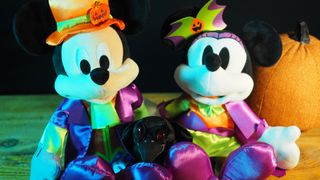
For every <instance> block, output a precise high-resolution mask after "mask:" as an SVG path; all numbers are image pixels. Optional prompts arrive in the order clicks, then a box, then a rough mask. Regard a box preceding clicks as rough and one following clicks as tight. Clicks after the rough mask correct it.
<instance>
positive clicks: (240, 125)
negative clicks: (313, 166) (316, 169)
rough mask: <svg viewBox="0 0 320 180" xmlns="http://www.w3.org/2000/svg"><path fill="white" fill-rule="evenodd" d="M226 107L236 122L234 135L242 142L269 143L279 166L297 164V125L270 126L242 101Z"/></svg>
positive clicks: (298, 156) (283, 167)
mask: <svg viewBox="0 0 320 180" xmlns="http://www.w3.org/2000/svg"><path fill="white" fill-rule="evenodd" d="M226 108H227V109H228V112H229V114H230V115H231V117H232V119H233V120H234V122H235V124H236V127H237V128H236V135H237V137H238V139H239V140H240V141H241V142H242V143H243V144H244V143H247V142H249V141H260V142H265V143H267V144H270V145H271V146H272V147H273V149H274V152H275V156H276V159H277V166H278V167H279V168H282V169H292V168H294V167H295V166H297V164H298V162H299V158H300V150H299V147H298V146H297V144H296V140H297V139H298V138H299V136H300V129H299V128H298V127H296V126H290V127H270V126H268V124H267V123H266V121H265V120H264V119H260V118H258V117H257V116H256V115H255V114H254V112H252V111H251V109H250V108H249V107H248V105H247V104H246V103H245V102H243V101H242V102H237V103H228V104H226Z"/></svg>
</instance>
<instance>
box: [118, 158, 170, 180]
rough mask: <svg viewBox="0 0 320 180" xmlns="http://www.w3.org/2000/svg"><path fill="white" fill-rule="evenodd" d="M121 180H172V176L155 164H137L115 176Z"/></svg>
mask: <svg viewBox="0 0 320 180" xmlns="http://www.w3.org/2000/svg"><path fill="white" fill-rule="evenodd" d="M116 177H117V179H119V180H120V179H121V180H131V179H134V180H149V179H150V180H172V174H171V173H170V172H169V171H168V170H167V169H166V168H164V167H162V166H161V165H158V164H155V163H145V162H141V163H137V164H134V165H132V166H130V167H128V168H127V169H125V170H123V171H121V172H120V173H118V174H117V175H116Z"/></svg>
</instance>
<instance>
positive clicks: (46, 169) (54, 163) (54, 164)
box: [30, 144, 61, 180]
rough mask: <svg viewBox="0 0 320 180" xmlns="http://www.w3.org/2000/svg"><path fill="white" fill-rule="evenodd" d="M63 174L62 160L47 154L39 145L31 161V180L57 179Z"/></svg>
mask: <svg viewBox="0 0 320 180" xmlns="http://www.w3.org/2000/svg"><path fill="white" fill-rule="evenodd" d="M60 172H61V159H60V157H59V156H58V155H55V154H53V153H49V152H47V151H46V150H45V149H43V147H42V145H41V144H39V147H38V149H37V151H36V152H35V153H34V155H33V157H32V160H31V172H30V180H44V179H46V180H52V179H57V178H58V177H59V175H60Z"/></svg>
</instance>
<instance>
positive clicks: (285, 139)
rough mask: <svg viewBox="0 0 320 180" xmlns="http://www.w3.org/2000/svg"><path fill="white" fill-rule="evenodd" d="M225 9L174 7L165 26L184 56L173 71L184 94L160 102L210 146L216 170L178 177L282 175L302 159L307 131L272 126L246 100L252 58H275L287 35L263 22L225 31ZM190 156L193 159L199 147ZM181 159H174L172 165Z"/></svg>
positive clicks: (266, 62) (265, 62)
mask: <svg viewBox="0 0 320 180" xmlns="http://www.w3.org/2000/svg"><path fill="white" fill-rule="evenodd" d="M223 10H224V7H223V6H220V5H217V4H216V3H215V0H210V1H209V2H208V3H207V4H206V5H205V6H204V7H202V8H201V9H200V10H199V9H197V8H191V9H184V10H182V11H178V12H177V13H174V14H173V15H172V16H170V17H169V18H168V19H167V21H166V22H165V24H164V26H163V36H164V38H165V39H166V40H169V42H170V43H171V44H172V45H173V46H174V48H175V49H176V50H177V52H179V53H181V54H182V56H183V57H182V58H183V59H184V60H185V63H184V64H181V65H179V66H178V67H177V68H176V70H175V73H174V78H175V81H176V82H177V84H178V85H179V86H180V87H181V89H182V90H183V91H184V94H183V95H182V96H180V97H179V98H177V99H173V100H171V101H168V102H164V103H162V104H160V105H159V109H160V113H161V115H162V116H163V117H166V118H169V119H172V120H175V121H177V122H179V123H180V124H181V125H183V126H184V127H186V128H188V130H189V132H190V133H191V135H192V136H193V143H195V144H197V145H198V146H200V147H201V148H202V149H203V150H205V152H206V153H207V154H208V155H209V157H210V158H211V160H212V164H213V165H214V169H215V170H216V171H215V173H214V172H213V171H212V170H208V169H209V168H203V167H194V168H195V169H194V171H192V170H190V171H184V173H180V174H173V176H174V178H177V179H179V178H184V179H204V177H203V175H204V174H211V175H212V176H211V177H217V176H219V178H221V179H265V178H267V177H268V176H270V175H271V174H278V175H281V174H282V175H283V173H284V171H283V170H281V169H291V168H293V167H295V166H296V165H297V163H298V161H299V156H300V151H299V148H298V146H297V145H296V143H295V141H296V140H297V139H298V137H299V136H300V130H299V129H298V128H297V127H295V126H292V127H270V126H268V125H267V123H266V122H265V121H264V120H263V119H260V118H258V117H257V116H256V115H255V114H254V113H253V112H252V111H251V109H250V108H249V107H248V106H247V104H246V103H245V102H244V101H243V100H244V99H246V98H247V97H248V96H249V94H250V93H251V91H252V88H253V80H252V63H256V64H257V65H261V66H271V65H273V64H274V63H276V62H277V61H278V59H279V57H280V55H281V48H282V45H281V41H280V39H279V36H278V33H277V32H276V31H275V30H274V28H273V27H271V26H270V25H268V24H266V23H264V22H260V21H254V22H250V23H248V24H246V25H245V26H244V28H243V31H242V36H241V38H240V37H239V36H237V35H236V34H234V33H232V32H229V31H225V30H224V29H225V27H226V25H225V24H224V22H223V20H222V14H223ZM174 155H175V154H174V153H172V154H170V156H174ZM189 157H190V159H192V157H194V156H193V154H192V152H190V153H189ZM185 159H187V158H185ZM219 159H220V160H221V159H225V160H224V161H222V163H223V166H220V167H219V164H220V165H221V163H219V162H220V161H219ZM190 164H196V162H193V163H190ZM180 165H181V164H178V163H177V164H174V163H172V167H171V169H175V168H176V167H178V166H180ZM277 167H278V168H277ZM203 169H204V170H203ZM195 171H196V172H195ZM207 171H209V173H204V172H207ZM218 173H219V175H218ZM214 174H216V175H214ZM206 178H207V177H206ZM207 179H208V178H207Z"/></svg>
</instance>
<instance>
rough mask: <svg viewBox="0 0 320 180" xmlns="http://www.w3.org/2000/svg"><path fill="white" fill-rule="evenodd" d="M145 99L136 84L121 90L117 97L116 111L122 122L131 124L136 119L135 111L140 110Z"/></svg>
mask: <svg viewBox="0 0 320 180" xmlns="http://www.w3.org/2000/svg"><path fill="white" fill-rule="evenodd" d="M142 102H143V97H142V95H141V93H140V91H139V90H138V87H137V86H136V85H135V84H130V85H129V86H128V87H126V88H123V89H121V90H120V91H119V92H118V96H117V105H116V110H117V112H118V115H119V117H120V120H121V122H123V123H126V122H130V121H132V120H133V118H134V110H135V109H137V108H139V107H140V106H141V104H142Z"/></svg>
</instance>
